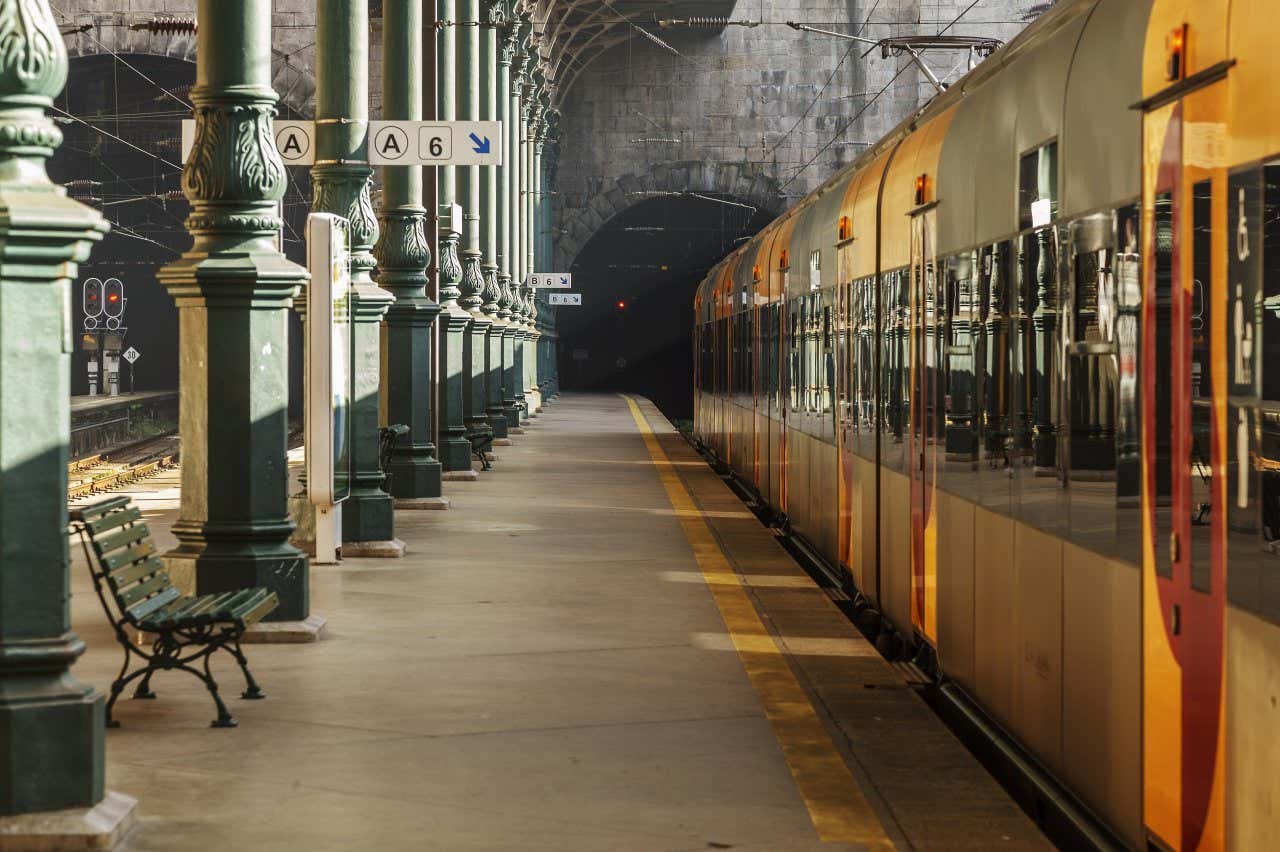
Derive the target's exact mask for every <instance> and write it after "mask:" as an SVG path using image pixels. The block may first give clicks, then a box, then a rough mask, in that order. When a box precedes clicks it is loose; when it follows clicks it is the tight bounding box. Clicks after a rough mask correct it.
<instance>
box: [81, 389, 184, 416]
mask: <svg viewBox="0 0 1280 852" xmlns="http://www.w3.org/2000/svg"><path fill="white" fill-rule="evenodd" d="M177 399H178V392H177V391H139V392H138V393H122V394H117V395H116V396H107V395H106V394H98V395H97V396H73V397H71V413H72V414H83V413H85V412H88V411H95V410H97V409H100V408H119V407H124V406H130V405H138V404H140V403H154V402H160V401H162V400H174V401H175V402H176V401H177Z"/></svg>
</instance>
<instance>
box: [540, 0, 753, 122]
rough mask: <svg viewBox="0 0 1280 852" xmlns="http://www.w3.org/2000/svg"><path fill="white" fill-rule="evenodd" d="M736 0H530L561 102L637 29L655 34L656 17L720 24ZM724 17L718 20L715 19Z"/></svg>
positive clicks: (714, 26)
mask: <svg viewBox="0 0 1280 852" xmlns="http://www.w3.org/2000/svg"><path fill="white" fill-rule="evenodd" d="M735 6H737V0H527V2H526V3H525V8H526V9H528V10H530V11H531V12H532V14H533V25H534V30H535V32H537V33H538V34H539V35H540V36H541V38H542V44H541V46H540V48H539V52H540V54H541V56H542V58H543V61H544V63H545V71H546V75H547V79H548V80H549V81H552V85H553V88H554V90H555V92H556V94H554V95H553V103H554V102H558V101H559V98H560V97H562V96H563V93H564V92H566V91H567V90H568V89H569V88H570V87H571V86H572V85H573V82H574V80H576V79H577V77H578V75H579V74H581V73H582V72H583V71H584V70H585V69H586V68H587V67H588V66H589V65H591V63H592V62H593V61H594V60H595V59H596V58H597V57H599V56H601V55H602V54H604V53H605V52H607V51H608V50H610V49H611V48H613V47H616V46H617V45H619V44H621V43H623V42H625V41H626V40H627V39H629V38H631V37H632V36H633V35H634V34H635V33H636V31H637V30H641V31H642V33H643V35H644V37H647V38H655V36H654V34H653V32H652V31H653V30H654V29H656V28H657V26H658V21H660V20H670V19H681V20H686V21H687V20H690V19H699V21H700V23H701V24H702V27H703V28H704V29H713V30H714V29H718V28H720V27H722V26H723V25H724V20H727V19H728V18H729V16H730V15H732V14H733V11H734V7H735ZM717 19H720V20H717Z"/></svg>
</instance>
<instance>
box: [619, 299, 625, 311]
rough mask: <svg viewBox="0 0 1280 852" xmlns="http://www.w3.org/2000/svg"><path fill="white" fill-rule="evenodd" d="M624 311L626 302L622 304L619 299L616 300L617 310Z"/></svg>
mask: <svg viewBox="0 0 1280 852" xmlns="http://www.w3.org/2000/svg"><path fill="white" fill-rule="evenodd" d="M626 309H627V303H626V302H624V301H623V300H622V299H619V300H618V310H620V311H625V310H626Z"/></svg>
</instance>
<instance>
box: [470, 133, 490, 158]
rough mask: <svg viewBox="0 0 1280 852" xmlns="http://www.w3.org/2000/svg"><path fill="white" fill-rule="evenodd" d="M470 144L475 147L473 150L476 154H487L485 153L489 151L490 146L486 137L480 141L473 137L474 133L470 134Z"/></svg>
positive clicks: (477, 137)
mask: <svg viewBox="0 0 1280 852" xmlns="http://www.w3.org/2000/svg"><path fill="white" fill-rule="evenodd" d="M471 144H472V145H474V146H475V147H474V149H473V150H474V151H475V152H476V153H477V154H487V153H489V151H490V144H489V137H488V136H486V137H484V139H481V138H480V137H479V136H477V135H475V134H474V133H472V134H471Z"/></svg>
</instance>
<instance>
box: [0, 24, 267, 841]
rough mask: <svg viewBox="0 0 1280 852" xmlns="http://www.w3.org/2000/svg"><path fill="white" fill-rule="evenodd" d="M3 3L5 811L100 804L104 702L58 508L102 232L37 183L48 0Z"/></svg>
mask: <svg viewBox="0 0 1280 852" xmlns="http://www.w3.org/2000/svg"><path fill="white" fill-rule="evenodd" d="M0 8H2V10H0V28H3V30H4V32H5V33H6V50H5V60H4V61H3V62H0V815H8V814H18V813H26V812H31V811H49V810H57V809H60V808H67V807H73V806H74V807H86V806H90V805H93V804H95V803H96V802H98V801H99V800H100V799H101V798H102V796H103V788H102V778H103V754H102V727H103V715H102V696H101V695H100V694H98V693H96V692H95V691H94V689H93V687H92V686H89V685H88V684H83V683H79V682H78V681H76V680H74V679H73V678H72V677H71V674H70V672H69V669H70V667H71V664H72V663H73V662H74V661H75V659H76V658H77V657H78V656H80V654H81V653H82V652H83V651H84V643H82V642H81V641H80V640H79V639H78V638H77V637H76V635H75V634H74V633H72V632H71V613H70V608H69V605H68V602H69V601H70V598H71V594H70V592H71V589H70V585H71V584H70V575H69V555H68V552H67V505H66V501H67V445H68V443H69V440H70V438H69V434H70V429H71V413H70V407H69V404H68V399H69V397H70V396H71V389H70V379H69V376H70V369H71V368H70V363H69V362H70V358H71V355H70V353H71V349H72V345H73V337H72V335H71V328H70V325H69V323H70V319H69V313H70V310H71V308H70V305H71V292H70V287H71V285H70V281H69V279H70V278H72V277H74V276H75V275H76V274H77V271H76V264H77V263H79V262H80V261H83V260H85V259H86V258H87V257H88V256H89V245H90V243H91V242H94V241H97V240H100V239H101V238H102V234H103V233H104V232H105V231H106V229H107V228H106V222H104V221H103V218H102V217H101V216H100V215H98V213H97V211H95V210H92V209H90V208H88V207H85V206H84V205H81V204H79V203H77V202H75V201H72V200H70V199H68V198H67V197H66V193H65V191H64V190H63V189H62V187H59V186H55V185H54V184H52V183H51V182H50V181H49V178H48V177H47V176H46V175H45V160H47V159H48V158H49V157H50V156H51V155H52V154H53V150H54V148H56V147H57V146H58V145H60V144H61V143H62V134H61V133H60V132H59V131H58V129H57V127H55V126H54V124H53V122H51V121H50V120H49V119H48V118H46V116H45V110H46V109H47V108H48V107H49V106H50V105H51V104H52V103H53V99H54V97H55V96H56V95H57V94H58V93H59V92H61V91H62V87H63V84H64V83H66V80H67V54H66V49H65V48H64V47H63V43H62V37H61V36H60V35H59V34H58V25H57V24H56V23H55V22H54V20H53V17H52V15H51V14H50V12H49V7H48V6H47V4H46V3H45V2H43V0H40V2H34V3H28V4H25V5H24V6H23V7H21V8H18V7H16V6H14V5H12V4H9V5H6V6H4V7H0ZM273 150H274V149H273ZM281 172H282V173H283V169H282V170H281ZM281 186H282V187H283V184H281ZM282 191H283V190H282ZM281 327H282V328H283V322H282V324H281ZM283 447H284V445H283V444H281V450H282V451H283ZM282 458H283V457H282ZM283 514H284V512H283V510H282V511H281V515H283ZM0 824H3V823H0Z"/></svg>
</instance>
